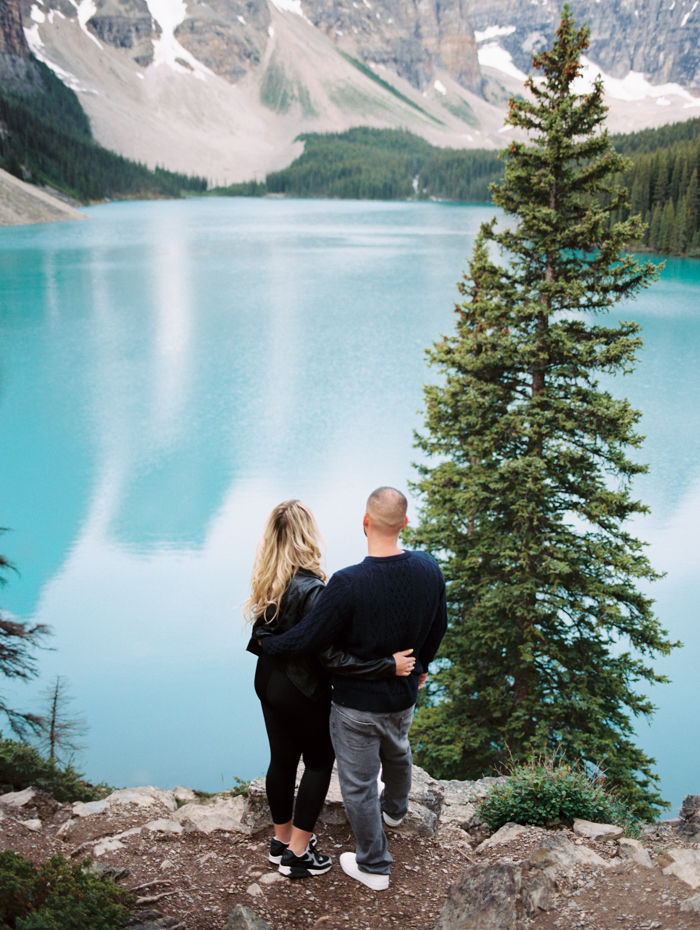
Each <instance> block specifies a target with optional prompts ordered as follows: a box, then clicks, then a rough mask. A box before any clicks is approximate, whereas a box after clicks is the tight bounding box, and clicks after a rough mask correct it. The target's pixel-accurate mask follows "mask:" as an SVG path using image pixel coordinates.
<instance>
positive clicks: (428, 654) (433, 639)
mask: <svg viewBox="0 0 700 930" xmlns="http://www.w3.org/2000/svg"><path fill="white" fill-rule="evenodd" d="M406 508H407V501H406V498H405V497H404V495H403V494H402V493H401V492H400V491H397V490H396V489H395V488H386V487H382V488H378V489H377V490H376V491H373V492H372V494H370V496H369V500H368V501H367V511H366V513H365V515H364V518H363V520H362V525H363V527H364V531H365V535H366V537H367V548H368V555H367V557H366V558H365V559H364V561H362V562H360V564H359V565H351V566H350V567H349V568H344V569H342V571H339V572H336V573H335V574H334V575H333V577H332V578H331V580H330V582H329V583H328V586H327V588H326V589H325V591H324V592H323V593H322V595H321V596H320V598H319V600H318V603H317V604H316V606H315V607H314V609H313V610H312V611H311V612H310V613H309V614H308V615H307V616H306V617H305V618H304V619H303V620H302V621H301V623H299V624H298V625H297V626H296V627H294V629H292V630H290V631H289V632H287V633H284V634H282V635H280V636H269V637H266V638H265V639H264V640H263V641H262V648H263V649H264V650H265V652H267V653H269V654H270V655H280V656H281V655H284V656H294V655H304V654H306V653H318V652H319V651H321V650H322V649H324V648H325V647H327V646H329V645H330V644H331V643H337V645H338V646H339V647H340V648H342V649H343V650H345V651H347V652H349V653H352V654H354V655H356V656H359V657H360V658H367V659H369V658H381V657H384V656H391V655H393V654H394V653H396V652H398V651H399V650H402V649H406V648H407V647H411V648H412V649H413V651H414V655H415V658H416V662H415V666H414V668H413V671H412V672H411V674H410V675H408V676H404V677H397V676H394V677H393V678H384V679H381V680H378V681H369V680H366V679H360V678H350V677H344V676H342V675H334V676H333V680H332V684H333V704H332V707H331V720H330V728H331V738H332V740H333V748H334V749H335V753H336V757H337V760H338V776H339V779H340V788H341V791H342V793H343V801H344V803H345V809H346V811H347V815H348V818H349V820H350V825H351V826H352V829H353V832H354V834H355V840H356V842H357V849H356V852H355V853H343V854H342V855H341V857H340V864H341V866H342V868H343V871H344V872H346V873H347V874H348V875H350V876H351V877H352V878H354V879H356V880H357V881H360V882H362V883H363V884H364V885H367V887H369V888H372V889H374V890H375V891H382V890H384V889H386V888H388V887H389V873H390V871H391V863H392V862H393V859H392V856H391V853H390V852H389V848H388V844H387V840H386V836H385V834H384V830H383V828H382V817H383V818H384V821H385V822H386V823H387V824H388V825H389V826H398V825H399V824H400V823H401V821H402V820H403V818H404V817H405V816H406V812H407V811H408V793H409V790H410V787H411V749H410V746H409V743H408V731H409V728H410V726H411V721H412V719H413V710H414V707H415V703H416V697H417V695H418V689H419V687H422V686H423V685H424V684H425V679H426V678H427V675H428V665H429V664H430V662H432V660H433V659H434V658H435V654H436V652H437V649H438V646H439V645H440V642H441V640H442V637H443V636H444V634H445V629H446V627H447V613H446V602H445V581H444V579H443V577H442V573H441V572H440V569H439V568H438V566H437V563H436V562H435V560H434V559H433V558H431V556H429V555H427V554H426V553H424V552H410V551H406V550H403V549H400V548H399V546H398V537H399V533H400V532H401V530H402V529H403V528H404V527H405V526H406V524H407V523H408V517H407V516H406ZM380 768H381V770H382V780H383V782H384V786H385V787H384V790H383V792H382V795H381V798H380V797H378V794H377V776H378V775H379V771H380Z"/></svg>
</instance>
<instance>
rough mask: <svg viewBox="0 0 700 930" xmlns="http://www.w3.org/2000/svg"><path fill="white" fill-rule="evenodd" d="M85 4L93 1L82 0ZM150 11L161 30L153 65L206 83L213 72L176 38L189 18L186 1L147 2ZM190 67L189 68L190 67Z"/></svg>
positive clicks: (153, 0)
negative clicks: (179, 28)
mask: <svg viewBox="0 0 700 930" xmlns="http://www.w3.org/2000/svg"><path fill="white" fill-rule="evenodd" d="M82 2H83V3H89V2H92V0H82ZM146 2H147V4H148V10H149V12H150V14H151V16H152V17H153V19H154V20H155V21H156V22H157V23H158V25H159V26H160V28H161V30H162V31H161V34H160V37H159V38H157V39H154V40H153V65H152V67H154V68H157V67H158V66H159V65H167V67H168V68H170V69H171V70H172V71H179V72H180V74H192V75H193V76H194V77H196V78H197V79H198V80H200V81H206V79H207V77H209V76H211V75H212V72H211V71H210V70H209V68H207V67H206V66H205V65H203V64H202V62H201V61H198V59H196V58H195V57H194V55H193V54H192V53H191V52H188V51H187V49H186V48H184V47H183V46H182V45H180V43H179V42H178V41H177V39H176V38H175V29H176V27H177V26H179V25H180V23H181V22H182V21H183V20H184V18H185V16H187V5H186V3H185V2H184V0H146ZM188 65H189V67H188Z"/></svg>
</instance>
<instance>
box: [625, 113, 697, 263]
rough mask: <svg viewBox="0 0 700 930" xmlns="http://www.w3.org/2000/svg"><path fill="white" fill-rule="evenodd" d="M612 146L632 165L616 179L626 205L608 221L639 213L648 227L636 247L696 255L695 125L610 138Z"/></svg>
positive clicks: (648, 130) (692, 123)
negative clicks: (627, 197)
mask: <svg viewBox="0 0 700 930" xmlns="http://www.w3.org/2000/svg"><path fill="white" fill-rule="evenodd" d="M612 142H613V144H614V146H615V148H616V150H617V151H618V152H619V153H620V154H621V155H624V156H625V157H627V158H628V159H630V161H631V165H630V167H629V168H628V169H627V170H626V171H624V172H623V173H622V175H620V176H619V177H618V178H617V180H618V181H619V182H621V183H622V184H623V185H624V186H625V187H626V188H627V189H628V190H629V192H630V202H629V206H628V207H624V208H623V209H621V210H619V211H617V213H616V214H615V215H614V216H613V217H612V221H613V222H616V221H620V220H625V219H627V218H628V217H629V216H636V215H637V214H641V217H642V220H643V221H644V222H645V223H647V224H648V226H647V229H646V231H645V233H644V238H643V240H642V243H641V245H643V246H644V247H646V248H648V249H651V250H652V251H654V252H665V253H667V254H670V255H694V256H700V192H699V191H698V174H699V173H700V120H698V119H692V120H688V122H685V123H673V124H671V125H670V126H662V127H661V128H659V129H645V130H643V131H642V132H635V133H630V134H629V135H625V136H615V137H613V139H612Z"/></svg>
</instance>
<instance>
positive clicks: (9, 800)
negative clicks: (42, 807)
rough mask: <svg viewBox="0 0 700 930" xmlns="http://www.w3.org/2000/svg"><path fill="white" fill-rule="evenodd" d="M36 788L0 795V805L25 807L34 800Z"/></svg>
mask: <svg viewBox="0 0 700 930" xmlns="http://www.w3.org/2000/svg"><path fill="white" fill-rule="evenodd" d="M35 794H36V788H25V789H24V791H10V792H8V794H3V795H0V804H5V805H7V807H15V808H18V809H19V808H20V807H26V806H27V805H28V804H31V802H32V801H33V800H34V795H35Z"/></svg>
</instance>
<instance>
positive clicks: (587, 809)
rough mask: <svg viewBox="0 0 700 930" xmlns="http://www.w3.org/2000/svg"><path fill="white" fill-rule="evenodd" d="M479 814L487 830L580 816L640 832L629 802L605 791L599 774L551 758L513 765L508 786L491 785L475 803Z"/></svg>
mask: <svg viewBox="0 0 700 930" xmlns="http://www.w3.org/2000/svg"><path fill="white" fill-rule="evenodd" d="M478 812H479V815H480V816H481V818H482V819H483V820H485V821H486V823H487V824H488V826H489V828H490V829H491V830H498V829H499V828H500V827H502V826H503V825H504V824H506V823H520V824H535V825H539V826H542V825H544V824H547V823H550V822H552V821H557V820H559V821H563V822H564V823H568V824H571V823H572V822H573V821H574V819H576V818H580V819H581V820H590V821H593V822H594V823H616V824H618V825H619V826H622V827H624V828H625V831H626V832H627V833H628V834H630V835H636V834H638V833H639V827H638V825H637V821H636V820H635V819H634V817H633V816H632V814H631V813H630V811H629V809H628V808H627V806H626V805H625V804H624V802H623V801H622V800H621V799H620V798H616V797H615V796H614V795H613V794H610V793H608V792H606V790H605V788H604V787H603V780H602V779H601V778H599V777H591V776H590V775H588V774H587V773H586V772H585V771H583V770H582V769H581V768H579V767H577V766H574V765H570V764H569V763H567V762H561V761H557V760H556V759H553V758H552V759H538V760H533V761H530V762H528V763H525V764H522V765H515V766H514V767H513V770H512V772H511V775H510V778H509V780H508V781H507V782H506V784H502V785H493V786H492V788H491V789H490V791H489V793H488V794H487V796H486V797H485V798H484V799H483V800H482V801H480V802H479V804H478Z"/></svg>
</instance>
